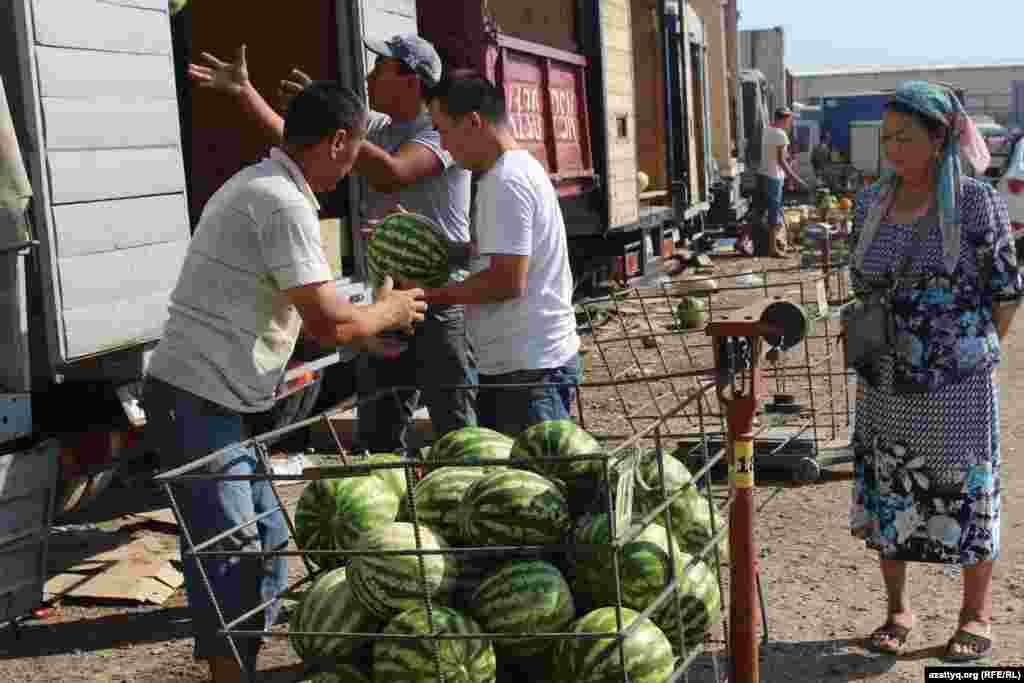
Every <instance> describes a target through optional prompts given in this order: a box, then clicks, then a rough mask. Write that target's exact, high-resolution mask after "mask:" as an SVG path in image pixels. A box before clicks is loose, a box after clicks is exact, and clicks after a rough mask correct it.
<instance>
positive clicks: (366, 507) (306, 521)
mask: <svg viewBox="0 0 1024 683" xmlns="http://www.w3.org/2000/svg"><path fill="white" fill-rule="evenodd" d="M399 501H400V498H399V497H398V495H397V494H395V493H394V492H393V491H391V490H390V489H389V488H388V487H387V486H385V484H384V482H383V480H381V479H379V478H377V477H346V478H344V479H319V480H316V481H311V482H310V483H309V484H307V485H306V488H305V489H304V490H303V491H302V495H301V496H300V497H299V502H298V505H297V506H296V508H295V542H296V544H297V545H298V546H299V548H301V549H302V550H351V549H352V548H354V547H355V544H356V541H357V540H358V538H359V536H360V535H361V534H363V533H365V532H367V531H369V530H370V529H374V528H377V527H380V526H384V525H387V524H390V523H392V522H394V521H395V517H396V516H397V514H398V507H399ZM310 559H311V560H312V561H313V563H314V564H316V565H318V566H319V567H322V568H325V569H330V568H333V567H337V566H338V565H339V564H341V560H342V556H340V555H310Z"/></svg>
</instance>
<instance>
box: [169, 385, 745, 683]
mask: <svg viewBox="0 0 1024 683" xmlns="http://www.w3.org/2000/svg"><path fill="white" fill-rule="evenodd" d="M702 374H703V373H691V376H692V377H698V376H700V375H702ZM536 386H540V385H503V386H495V387H475V386H474V387H462V389H466V390H468V389H470V388H472V389H474V390H477V391H484V390H497V391H501V390H508V389H514V388H520V389H521V388H530V387H536ZM602 386H604V385H602V384H601V383H597V385H596V386H590V385H588V384H583V385H581V386H579V387H578V393H577V409H578V408H579V406H580V397H581V396H583V395H584V394H585V393H586V392H588V391H591V390H595V389H597V388H600V387H602ZM712 387H713V385H712V384H710V383H706V382H705V383H704V384H703V385H702V386H701V387H700V388H698V389H696V390H693V391H690V392H688V394H687V395H686V396H685V397H684V398H682V400H680V401H679V402H678V403H676V404H675V405H671V406H669V405H662V406H661V409H662V411H663V412H664V413H665V414H666V416H671V415H675V414H677V413H679V412H680V411H682V410H685V409H686V408H687V407H688V406H690V405H692V404H695V403H696V402H698V401H700V400H701V399H702V397H703V396H704V395H705V393H706V392H707V391H709V390H710V389H711V388H712ZM403 389H407V388H395V389H393V390H390V391H386V392H382V393H381V394H379V395H378V396H377V397H374V398H380V397H381V396H387V395H388V394H391V395H393V396H395V398H396V400H397V395H398V393H399V392H401V391H402V390H403ZM577 419H578V421H579V422H580V423H581V426H582V427H583V428H584V429H585V428H586V418H585V415H584V414H582V412H579V413H578V414H577ZM321 422H327V424H328V425H329V424H330V422H329V419H328V416H327V415H321V416H317V417H314V418H310V419H309V420H306V421H304V422H301V423H297V424H295V425H292V426H290V427H287V428H285V429H281V430H276V431H274V432H270V433H267V434H263V435H260V436H258V437H256V438H253V439H250V440H248V441H246V442H244V443H242V444H240V445H242V446H246V447H248V446H255V447H256V450H257V452H258V453H259V454H260V457H261V458H263V459H264V461H265V464H266V465H267V466H266V467H265V468H264V469H265V471H266V472H268V474H261V475H247V476H224V475H215V474H208V473H206V472H205V471H204V470H205V466H206V465H207V464H209V463H210V462H212V461H214V460H216V459H217V458H218V456H219V454H220V453H222V452H223V451H218V452H217V453H213V454H211V455H209V456H207V457H205V458H202V459H200V460H197V461H196V462H193V463H191V464H189V465H187V466H185V467H181V468H177V469H175V470H172V471H169V472H166V473H163V474H161V475H159V476H158V477H157V479H158V481H159V482H160V483H161V484H162V486H163V487H164V489H165V491H166V492H167V494H168V496H169V498H170V500H171V504H172V507H173V509H174V511H175V514H176V516H177V517H178V522H179V525H180V528H181V533H182V537H183V554H185V555H187V556H194V557H196V558H197V559H199V560H200V562H199V566H200V568H201V572H200V574H201V578H202V580H203V582H204V584H205V587H206V589H207V591H208V592H209V594H210V598H211V600H212V601H213V604H214V605H215V607H216V609H217V612H218V616H219V618H220V619H221V632H222V633H223V635H224V636H225V637H226V638H227V639H228V641H229V643H230V644H231V648H232V651H233V652H234V653H235V656H236V657H237V658H238V659H239V663H241V657H240V655H239V653H240V652H241V651H242V649H241V648H240V647H239V645H238V641H239V640H240V639H246V638H265V637H286V636H287V635H295V636H298V637H302V636H323V635H328V636H330V637H338V638H353V639H378V640H380V639H387V638H392V639H394V638H406V639H408V636H401V637H399V636H393V635H387V634H379V633H378V634H368V633H332V634H319V633H304V632H293V633H291V634H284V633H280V632H276V631H260V630H252V629H247V628H244V627H242V625H243V624H245V623H246V622H248V621H249V620H250V619H251V618H252V617H254V616H255V615H257V614H259V613H260V612H261V611H262V610H263V609H265V608H266V607H267V606H269V605H270V604H271V601H267V602H266V603H264V604H261V605H254V606H253V609H252V610H250V611H248V612H246V613H245V614H242V615H238V616H237V617H235V618H228V617H226V615H224V614H223V612H222V611H221V609H220V605H219V602H218V599H217V596H216V595H215V594H214V592H213V591H212V588H211V584H210V582H209V580H208V577H207V574H206V571H205V569H204V568H203V563H202V561H201V560H202V559H203V558H204V557H214V556H225V555H231V556H246V555H250V556H251V555H257V556H260V557H262V558H267V557H271V556H288V557H298V558H300V559H301V560H302V561H303V562H304V564H305V567H306V570H307V572H308V573H307V575H306V576H305V577H304V578H303V579H301V580H300V581H298V582H296V583H295V584H294V585H292V586H290V587H289V589H288V592H287V593H286V595H290V596H296V595H297V594H299V593H300V592H301V591H302V589H303V588H304V587H306V586H307V585H308V584H310V583H311V582H312V581H313V580H315V579H316V578H317V577H318V575H319V574H322V573H323V572H322V571H319V570H317V569H316V568H315V567H314V566H313V563H312V562H311V559H312V557H314V556H315V555H317V554H321V553H327V552H330V554H334V555H340V556H344V557H345V558H346V559H351V558H353V557H357V556H359V555H387V554H409V555H418V556H419V557H420V558H421V560H420V574H421V581H422V582H425V581H426V574H425V567H424V563H423V560H422V558H423V557H424V556H426V555H430V554H444V555H450V556H455V557H459V558H466V557H472V556H474V555H484V554H488V555H494V554H501V555H503V556H507V557H508V558H509V559H512V558H513V557H522V556H544V557H550V556H553V555H558V554H565V553H577V552H580V551H586V550H588V549H589V550H591V551H594V550H598V551H599V550H601V549H604V550H605V551H608V550H609V547H608V546H594V547H589V546H582V545H579V544H575V543H573V542H572V541H571V537H567V538H566V541H565V542H564V543H560V544H556V545H545V546H525V545H515V546H501V547H495V546H482V547H451V548H444V549H442V550H430V549H424V548H423V545H422V542H421V537H420V532H421V528H422V527H421V526H420V523H419V518H418V513H417V511H416V506H415V497H414V496H413V486H414V482H415V481H416V479H417V473H418V470H419V469H420V467H421V466H422V464H423V461H422V459H421V457H420V453H419V451H416V450H410V451H408V452H406V453H405V454H404V458H403V459H402V460H401V461H396V462H391V463H374V464H359V462H358V459H357V458H353V457H351V456H347V455H346V454H345V453H343V452H341V453H339V454H338V456H337V463H336V464H335V463H330V462H323V463H322V464H321V465H319V466H315V467H308V468H306V469H305V470H304V471H303V472H302V473H301V474H292V475H279V474H273V473H272V469H271V468H270V467H269V462H268V461H269V451H268V449H267V448H266V443H267V442H269V441H272V440H274V439H276V438H278V437H281V436H284V435H286V434H288V433H290V432H294V431H297V430H302V429H308V428H311V427H313V426H314V425H317V424H318V423H321ZM662 430H663V424H662V423H660V422H652V423H650V424H647V425H645V426H643V427H641V428H638V429H636V430H635V432H634V433H632V434H629V435H627V434H620V435H618V437H617V438H616V439H614V440H615V441H617V443H615V444H614V445H609V446H608V447H607V449H606V450H605V451H604V452H602V453H594V454H585V455H581V456H577V457H575V458H571V459H570V460H591V461H596V462H598V463H599V468H600V479H599V486H598V495H596V496H595V497H594V500H593V506H594V507H593V509H594V510H603V511H604V512H605V513H606V514H608V515H609V517H608V519H609V523H610V525H611V533H612V538H613V539H614V541H613V543H612V544H611V549H613V550H614V552H612V557H613V558H614V561H613V563H612V564H613V567H612V568H611V569H612V571H613V572H614V576H615V586H616V594H617V597H616V604H615V605H612V607H615V608H616V615H617V625H618V628H617V629H615V630H614V631H609V632H607V633H599V634H587V635H579V634H573V633H546V634H530V635H529V636H528V637H530V638H537V639H545V640H548V639H550V640H563V639H569V638H577V639H590V640H593V639H609V640H610V641H611V644H610V645H609V646H608V647H607V648H606V650H605V651H606V653H607V656H618V657H620V658H624V655H623V654H622V648H621V647H618V646H617V644H618V643H621V642H623V641H624V640H625V639H626V638H628V637H629V635H630V634H632V633H633V632H634V631H635V630H636V628H637V627H638V625H639V623H640V622H641V621H642V620H637V621H636V622H634V624H632V625H630V626H626V625H624V621H623V616H624V615H623V612H622V610H623V604H622V590H621V577H620V574H619V572H620V552H619V551H621V549H622V547H623V546H625V545H626V544H628V543H630V542H631V541H633V540H634V539H636V538H637V536H639V534H640V533H641V532H642V531H643V530H644V529H645V528H646V527H647V526H648V525H649V524H651V523H652V522H653V521H654V519H656V518H657V517H658V516H659V515H662V514H664V515H665V518H666V520H665V521H666V527H667V528H668V529H671V528H672V527H671V524H672V517H671V516H672V512H673V510H672V503H673V502H674V501H675V500H676V499H677V498H679V497H680V496H682V495H692V487H693V486H695V485H696V483H695V482H696V481H698V480H704V477H703V475H704V474H706V473H707V471H709V470H710V468H711V467H713V466H714V465H715V463H716V459H715V458H710V459H708V462H707V463H705V465H704V467H703V468H701V471H698V472H696V473H695V475H696V476H695V478H694V479H695V482H691V484H690V485H689V486H688V487H686V488H684V489H680V490H678V491H675V492H673V493H672V494H670V495H667V496H664V501H663V502H662V503H661V504H660V505H658V506H657V507H656V508H654V509H652V510H651V511H650V512H649V513H648V514H647V515H645V517H644V518H643V519H632V516H631V513H630V512H629V511H630V510H631V504H630V496H631V494H630V490H631V486H632V483H633V481H634V480H633V478H632V477H631V476H623V473H627V472H631V470H630V469H629V468H630V467H632V466H633V465H634V464H635V462H636V457H637V456H638V454H639V452H640V449H641V448H642V447H643V446H642V444H643V443H651V444H654V447H655V448H657V447H658V444H660V443H661V436H660V433H661V431H662ZM610 441H611V439H610ZM235 446H237V445H235ZM235 446H232V447H229V448H233V447H235ZM225 450H226V449H225ZM661 453H662V451H661V450H658V451H657V454H658V457H657V462H658V471H659V478H660V481H659V482H658V483H657V486H659V487H660V488H661V491H662V492H664V491H665V488H664V486H665V483H664V467H663V461H662V457H661ZM721 458H722V455H721V454H720V455H719V456H718V459H721ZM431 464H432V465H436V466H443V465H445V464H458V465H459V466H472V465H467V464H466V463H464V462H462V461H452V462H445V461H443V460H441V461H432V463H431ZM509 464H511V465H515V464H516V462H515V461H510V463H509ZM486 465H487V463H481V464H480V465H479V466H486ZM396 467H402V468H405V469H406V473H407V476H406V481H407V489H408V490H407V492H406V493H407V498H408V501H409V506H410V508H411V510H410V511H411V518H412V519H411V521H412V523H413V524H414V528H415V531H416V540H417V548H416V549H409V550H406V551H365V550H363V551H359V550H349V551H337V552H334V551H308V550H306V551H304V550H295V551H291V550H282V551H276V552H257V551H250V552H245V551H235V552H229V551H224V550H221V549H219V548H218V547H217V544H218V542H219V541H220V540H222V539H223V538H224V537H225V536H226V535H228V534H231V533H234V532H237V531H241V530H242V529H243V528H244V527H246V526H249V525H251V524H255V523H257V522H258V520H256V519H254V520H251V521H250V522H249V523H248V524H244V525H241V526H239V527H237V528H235V529H233V530H229V531H228V532H226V533H225V534H220V535H218V536H215V537H213V538H209V539H205V540H202V541H200V540H199V538H198V537H197V535H196V534H197V533H198V530H195V529H190V528H188V526H187V521H186V519H185V518H184V517H183V515H182V514H181V512H182V510H181V508H180V506H179V503H178V500H177V498H176V497H175V487H177V486H187V485H188V482H189V481H194V480H198V479H219V480H224V481H230V480H253V479H266V480H270V481H271V482H280V481H287V480H293V481H294V480H314V479H327V478H339V477H347V476H359V475H361V474H366V473H367V472H368V471H371V470H376V469H387V468H396ZM616 472H618V476H616ZM613 481H615V482H616V484H615V485H616V487H617V489H616V491H615V493H612V482H613ZM702 495H705V496H707V497H708V499H709V502H719V503H722V502H724V503H725V504H728V496H727V494H724V493H723V492H719V491H715V490H714V489H713V487H706V488H705V489H704V490H703V491H702ZM616 498H619V499H620V501H624V502H620V504H618V505H616ZM278 500H279V502H280V500H281V499H280V497H279V498H278ZM280 510H281V511H283V512H284V514H285V516H286V518H287V519H288V524H289V527H290V529H291V533H292V536H293V537H294V535H295V529H294V525H293V522H292V515H291V512H292V511H291V510H290V509H288V507H287V506H285V505H284V504H281V505H280ZM714 519H717V517H713V520H714ZM712 531H713V538H712V539H711V540H710V542H709V543H708V544H706V546H705V547H704V548H702V549H701V551H700V552H698V553H694V554H693V559H691V561H690V562H689V564H687V565H685V568H684V570H683V571H684V574H685V573H688V572H689V570H690V568H691V567H692V566H693V565H695V564H696V563H697V562H698V561H700V560H702V559H704V558H707V559H708V561H709V562H712V563H713V569H714V571H715V573H716V575H718V576H719V577H720V571H721V569H720V567H719V565H718V557H719V554H718V552H717V551H716V548H717V546H718V545H719V544H721V543H723V539H724V537H725V529H724V528H721V529H718V528H714V527H713V530H712ZM668 540H669V554H670V563H669V564H670V566H671V567H672V580H671V581H670V582H669V583H668V584H667V585H666V587H665V588H664V590H663V591H662V593H661V594H660V596H658V598H657V599H656V600H655V602H653V603H652V604H651V605H649V606H648V608H647V609H646V610H644V611H643V613H642V616H643V617H650V616H651V614H653V613H654V612H655V611H656V610H658V609H659V608H661V607H662V606H663V605H664V604H665V602H666V601H667V600H671V599H675V598H674V596H675V595H677V591H676V588H677V587H678V586H679V582H680V580H681V577H680V576H675V573H676V572H675V568H676V567H675V563H676V557H677V553H680V552H682V550H681V549H680V548H678V547H677V545H676V543H677V541H676V539H675V538H674V536H673V534H671V533H669V534H668ZM718 590H719V591H721V583H720V582H719V585H718ZM720 597H721V594H720ZM719 602H720V603H721V604H724V601H722V600H720V601H719ZM423 605H424V607H425V608H426V611H427V614H428V618H429V619H430V620H431V628H432V630H434V629H436V627H435V625H434V624H433V616H432V610H433V607H434V599H433V598H432V597H431V595H430V593H429V591H427V590H426V589H424V593H423ZM677 614H678V611H677ZM577 616H579V615H577ZM679 618H680V619H681V615H680V616H679ZM722 623H723V628H724V620H723V621H722ZM683 631H684V630H683V629H682V627H681V624H680V628H679V642H678V643H676V646H677V647H678V648H679V649H678V650H677V652H678V653H680V654H681V657H680V658H679V660H678V661H677V663H676V667H675V673H674V674H673V676H672V678H671V679H670V680H672V681H676V680H689V673H688V669H689V667H690V665H691V663H692V662H693V661H694V660H695V659H696V658H697V657H699V656H701V655H702V654H704V648H703V647H692V646H691V647H690V648H687V646H686V643H685V642H684V634H683ZM465 637H466V636H464V635H463V636H456V635H452V634H444V633H440V634H436V635H428V636H422V637H421V638H422V639H427V640H430V641H432V642H434V643H436V642H439V641H441V640H450V639H460V638H465ZM473 637H476V638H483V639H488V640H491V641H496V640H500V639H508V638H522V637H523V635H522V634H520V635H516V634H481V635H477V636H473ZM435 652H436V648H435ZM616 653H618V654H616ZM329 664H330V662H310V663H309V665H310V666H309V671H307V672H306V674H304V676H305V675H308V674H309V673H312V672H315V670H316V669H317V668H321V667H323V666H325V665H329ZM620 665H621V663H620ZM712 665H713V667H714V669H715V671H716V680H718V676H719V673H718V672H719V666H718V660H717V657H714V658H713V664H712ZM437 674H438V678H437V680H438V681H443V678H442V677H441V674H440V668H439V665H438V671H437ZM624 680H628V677H625V678H624Z"/></svg>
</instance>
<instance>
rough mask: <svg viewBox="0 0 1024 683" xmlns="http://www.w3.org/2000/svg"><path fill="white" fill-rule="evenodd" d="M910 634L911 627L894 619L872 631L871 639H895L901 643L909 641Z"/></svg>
mask: <svg viewBox="0 0 1024 683" xmlns="http://www.w3.org/2000/svg"><path fill="white" fill-rule="evenodd" d="M909 635H910V628H909V627H907V626H904V625H903V624H897V623H896V622H894V621H887V622H886V623H884V624H882V625H881V626H879V627H878V628H876V629H875V630H874V631H872V633H871V636H870V637H871V640H874V641H879V640H882V639H883V638H884V639H886V640H895V641H897V642H898V643H899V644H900V645H902V644H903V643H905V642H907V637H908V636H909Z"/></svg>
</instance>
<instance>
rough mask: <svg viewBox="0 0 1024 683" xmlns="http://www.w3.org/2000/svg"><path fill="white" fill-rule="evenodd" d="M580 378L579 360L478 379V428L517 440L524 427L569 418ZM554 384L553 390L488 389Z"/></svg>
mask: <svg viewBox="0 0 1024 683" xmlns="http://www.w3.org/2000/svg"><path fill="white" fill-rule="evenodd" d="M579 377H580V357H579V355H577V356H575V357H574V358H573V360H572V361H571V362H569V363H568V364H567V365H564V366H562V367H560V368H551V369H544V370H519V371H517V372H509V373H506V374H503V375H484V374H481V375H480V395H479V397H478V398H477V415H478V417H479V421H480V426H481V427H487V428H489V429H494V430H496V431H499V432H502V433H503V434H507V435H509V436H512V437H515V436H518V435H519V433H520V432H522V431H523V430H525V429H526V428H527V427H530V426H532V425H535V424H537V423H540V422H545V421H547V420H562V419H565V418H568V417H569V416H570V415H571V411H572V404H573V401H575V400H576V384H577V383H578V381H579ZM548 383H549V384H554V385H557V386H549V387H531V388H523V389H500V388H498V389H488V388H487V387H488V386H489V385H495V384H548Z"/></svg>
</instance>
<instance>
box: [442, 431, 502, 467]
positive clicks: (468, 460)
mask: <svg viewBox="0 0 1024 683" xmlns="http://www.w3.org/2000/svg"><path fill="white" fill-rule="evenodd" d="M512 444H513V440H512V438H511V437H508V436H505V435H504V434H502V433H501V432H496V431H494V430H493V429H487V428H486V427H463V428H462V429H456V430H455V431H453V432H448V433H447V434H445V435H444V436H442V437H441V438H440V439H438V440H437V441H436V442H435V443H434V445H433V446H431V447H430V452H429V453H428V454H427V460H428V461H438V460H450V461H455V460H461V461H462V462H463V463H464V464H466V465H477V464H480V463H486V462H488V461H499V462H500V461H503V460H508V457H509V453H510V452H511V451H512ZM499 467H502V465H500V464H496V465H488V466H486V467H483V468H482V469H483V470H484V471H486V472H492V471H494V470H495V469H497V468H499ZM427 468H428V469H430V465H429V464H428V465H427Z"/></svg>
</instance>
